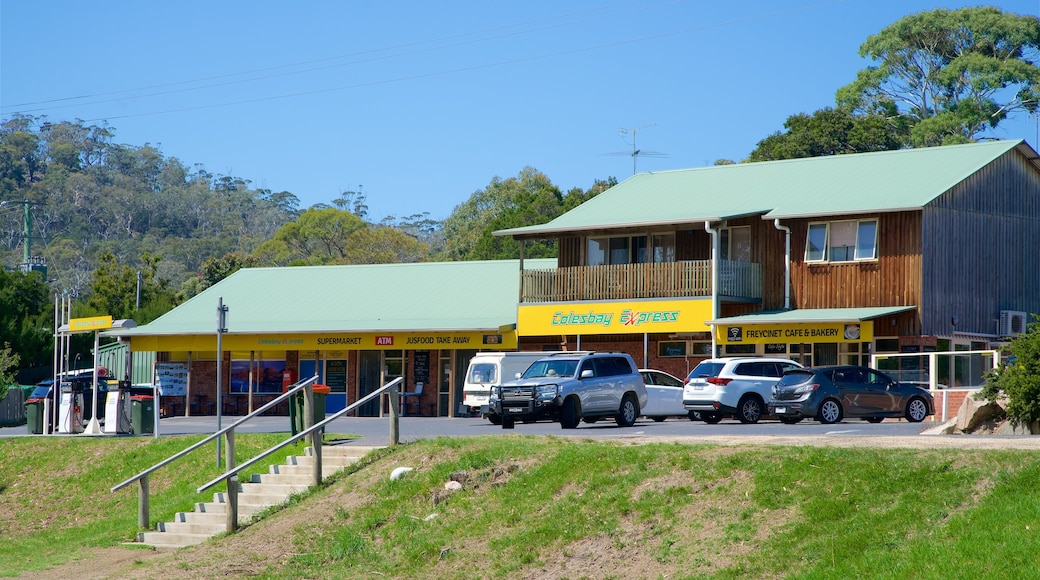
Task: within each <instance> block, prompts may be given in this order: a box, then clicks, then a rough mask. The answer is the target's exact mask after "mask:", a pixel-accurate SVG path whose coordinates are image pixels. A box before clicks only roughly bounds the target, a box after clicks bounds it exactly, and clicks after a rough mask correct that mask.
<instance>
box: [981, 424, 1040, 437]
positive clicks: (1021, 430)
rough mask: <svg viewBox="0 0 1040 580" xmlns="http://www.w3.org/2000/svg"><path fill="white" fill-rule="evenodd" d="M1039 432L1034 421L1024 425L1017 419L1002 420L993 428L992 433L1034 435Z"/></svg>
mask: <svg viewBox="0 0 1040 580" xmlns="http://www.w3.org/2000/svg"><path fill="white" fill-rule="evenodd" d="M1038 432H1040V429H1037V424H1036V422H1035V421H1034V422H1033V424H1032V425H1026V424H1025V423H1021V422H1018V421H1004V422H1003V423H1001V424H1000V425H998V426H997V428H996V429H994V430H993V434H994V435H1036V434H1037V433H1038Z"/></svg>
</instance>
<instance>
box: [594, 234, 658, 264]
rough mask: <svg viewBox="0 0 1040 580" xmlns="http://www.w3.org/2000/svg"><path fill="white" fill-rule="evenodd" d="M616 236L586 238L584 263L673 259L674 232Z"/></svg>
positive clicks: (624, 262)
mask: <svg viewBox="0 0 1040 580" xmlns="http://www.w3.org/2000/svg"><path fill="white" fill-rule="evenodd" d="M647 238H648V236H623V237H622V236H618V237H609V238H607V237H604V238H588V242H587V246H586V264H587V265H589V266H603V265H607V264H644V263H646V262H648V261H651V260H652V261H654V262H674V261H675V234H656V235H653V236H649V238H650V240H649V242H650V244H651V245H650V246H649V247H648V239H647Z"/></svg>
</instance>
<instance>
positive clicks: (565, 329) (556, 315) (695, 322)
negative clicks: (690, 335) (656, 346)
mask: <svg viewBox="0 0 1040 580" xmlns="http://www.w3.org/2000/svg"><path fill="white" fill-rule="evenodd" d="M710 319H711V300H700V299H691V300H641V301H628V302H595V303H585V304H522V305H520V307H519V308H518V310H517V322H516V327H517V331H518V332H519V333H520V335H521V336H546V335H557V334H636V333H638V334H642V333H644V332H680V331H681V332H707V331H709V330H711V329H710V328H709V327H708V325H707V324H705V322H704V321H706V320H710Z"/></svg>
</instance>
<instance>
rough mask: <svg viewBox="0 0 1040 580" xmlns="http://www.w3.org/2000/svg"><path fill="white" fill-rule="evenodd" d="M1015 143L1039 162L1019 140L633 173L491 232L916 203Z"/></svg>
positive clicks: (519, 233)
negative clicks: (544, 214)
mask: <svg viewBox="0 0 1040 580" xmlns="http://www.w3.org/2000/svg"><path fill="white" fill-rule="evenodd" d="M1015 149H1017V150H1018V151H1019V153H1021V154H1022V155H1024V156H1025V157H1026V158H1027V159H1029V160H1030V161H1032V162H1033V164H1034V165H1036V166H1037V167H1038V168H1040V164H1038V156H1037V153H1036V152H1035V151H1033V149H1032V148H1031V147H1029V145H1028V144H1026V143H1025V142H1024V141H1020V140H1019V141H990V142H986V143H972V144H968V145H949V146H946V147H927V148H920V149H902V150H898V151H880V152H876V153H860V154H850V155H832V156H827V157H808V158H803V159H789V160H784V161H765V162H760V163H740V164H736V165H719V166H712V167H698V168H693V169H680V170H672V171H661V172H654V173H639V174H636V175H634V176H632V177H630V178H629V179H626V180H625V181H623V182H621V183H619V184H618V185H616V186H614V187H612V188H610V189H608V190H607V191H604V192H603V193H601V194H599V195H598V196H596V197H594V198H592V199H590V200H589V201H587V202H585V203H583V204H581V205H580V206H578V207H576V208H575V209H573V210H571V211H569V212H567V213H565V214H563V215H561V216H559V217H558V218H556V219H554V220H552V221H551V222H549V223H546V224H542V225H537V226H527V227H521V228H512V229H507V230H500V231H497V232H495V235H508V236H516V237H518V238H524V237H528V238H536V237H540V236H541V237H546V236H551V235H555V234H561V233H567V232H577V231H583V230H592V229H603V228H632V227H654V226H663V225H670V224H700V223H703V222H706V221H708V222H718V221H722V220H725V219H733V218H737V217H744V216H749V215H761V216H762V217H763V218H764V219H774V218H780V219H790V218H805V217H824V216H838V215H850V214H859V213H875V212H892V211H906V210H916V209H921V208H923V207H924V206H926V205H928V204H929V203H930V202H932V201H933V200H935V199H936V198H938V197H939V196H941V195H942V194H944V193H945V192H947V191H949V190H950V189H951V188H953V187H954V186H956V185H957V184H958V183H961V182H962V181H964V180H965V179H967V178H968V177H969V176H971V175H972V174H974V173H975V172H977V171H979V170H980V169H982V168H984V167H985V166H986V165H988V164H990V163H992V162H993V161H994V160H995V159H997V158H999V157H1000V156H1002V155H1005V154H1006V153H1008V152H1009V151H1012V150H1015Z"/></svg>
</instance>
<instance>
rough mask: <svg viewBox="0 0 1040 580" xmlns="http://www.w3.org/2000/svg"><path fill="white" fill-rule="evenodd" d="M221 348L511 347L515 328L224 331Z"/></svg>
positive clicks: (153, 339) (181, 339)
mask: <svg viewBox="0 0 1040 580" xmlns="http://www.w3.org/2000/svg"><path fill="white" fill-rule="evenodd" d="M222 340H223V348H224V350H234V351H242V352H248V351H265V350H266V351H290V350H299V351H316V350H322V351H345V350H397V349H401V350H434V349H436V350H442V349H444V350H454V349H500V350H515V349H516V345H517V338H516V331H515V330H510V331H508V332H501V331H499V330H497V329H496V330H493V331H487V332H482V331H463V332H385V333H382V332H381V333H375V332H358V333H344V334H339V333H314V334H233V333H232V334H225V335H224V336H223V339H222ZM131 343H132V344H133V345H134V349H135V350H155V351H170V352H189V351H191V352H200V351H215V350H216V344H217V343H216V336H215V335H214V334H208V335H184V336H135V337H132V338H131Z"/></svg>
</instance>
